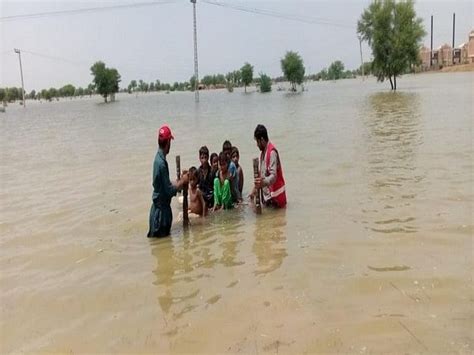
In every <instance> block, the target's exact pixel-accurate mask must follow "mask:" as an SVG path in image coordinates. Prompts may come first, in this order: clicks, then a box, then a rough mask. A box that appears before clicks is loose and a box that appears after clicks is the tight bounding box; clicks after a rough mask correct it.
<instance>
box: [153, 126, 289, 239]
mask: <svg viewBox="0 0 474 355" xmlns="http://www.w3.org/2000/svg"><path fill="white" fill-rule="evenodd" d="M173 139H174V137H173V134H172V133H171V129H170V128H169V126H167V125H164V126H162V127H161V128H160V129H159V130H158V151H157V153H156V156H155V160H154V162H153V182H152V185H153V194H152V205H151V209H150V217H149V231H148V237H165V236H168V235H169V234H170V230H171V224H172V221H173V214H172V211H171V198H172V197H173V196H176V194H177V192H178V191H180V190H182V189H183V187H185V186H189V212H190V213H192V214H195V215H197V216H201V217H204V216H205V215H207V213H208V212H209V211H217V210H220V209H231V208H233V207H234V205H236V204H239V203H241V202H242V201H243V198H242V189H243V185H244V173H243V170H242V167H241V166H240V164H239V159H240V153H239V149H238V148H237V147H235V146H232V144H231V143H230V142H229V141H228V140H226V141H225V142H224V144H223V145H222V151H221V152H220V153H219V154H217V153H212V154H211V155H209V149H208V148H207V147H206V146H203V147H201V148H200V149H199V160H200V163H201V165H200V166H199V167H198V168H196V167H194V166H193V167H191V168H190V169H189V171H184V172H183V173H182V174H181V176H180V178H179V179H178V180H176V181H174V182H171V180H170V177H169V168H168V162H167V161H166V156H167V155H168V153H169V152H170V148H171V141H172V140H173ZM254 139H255V141H256V144H257V147H258V148H259V150H260V152H261V154H260V159H259V173H258V174H257V176H256V177H255V178H254V187H253V189H252V192H251V193H250V195H249V198H250V199H251V200H252V201H253V200H254V198H255V196H257V194H259V196H261V201H262V204H263V205H264V206H269V207H270V206H271V207H274V208H283V207H285V206H286V191H285V180H284V177H283V169H282V166H281V162H280V157H279V154H278V151H277V149H276V148H275V146H274V145H273V144H272V143H271V142H270V141H269V139H268V132H267V129H266V128H265V126H263V125H261V124H259V125H257V127H256V128H255V131H254Z"/></svg>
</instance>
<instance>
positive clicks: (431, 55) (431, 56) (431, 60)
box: [430, 15, 433, 69]
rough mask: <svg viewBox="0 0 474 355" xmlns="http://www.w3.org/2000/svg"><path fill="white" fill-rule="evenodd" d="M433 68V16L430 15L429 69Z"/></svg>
mask: <svg viewBox="0 0 474 355" xmlns="http://www.w3.org/2000/svg"><path fill="white" fill-rule="evenodd" d="M432 66H433V15H431V51H430V69H431V67H432Z"/></svg>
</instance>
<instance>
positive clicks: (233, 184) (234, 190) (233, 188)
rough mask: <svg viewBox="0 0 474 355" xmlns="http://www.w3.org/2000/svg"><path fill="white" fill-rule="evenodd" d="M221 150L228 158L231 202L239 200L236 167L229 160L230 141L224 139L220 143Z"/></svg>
mask: <svg viewBox="0 0 474 355" xmlns="http://www.w3.org/2000/svg"><path fill="white" fill-rule="evenodd" d="M222 152H223V153H224V154H225V155H227V157H228V158H229V166H228V167H227V169H228V171H229V182H230V192H231V194H232V202H239V197H240V199H241V196H240V193H239V176H238V175H237V167H236V166H235V164H234V162H233V161H232V160H231V156H232V143H230V141H228V140H226V141H225V142H224V143H223V144H222Z"/></svg>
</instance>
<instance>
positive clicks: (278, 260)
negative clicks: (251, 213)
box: [252, 209, 288, 275]
mask: <svg viewBox="0 0 474 355" xmlns="http://www.w3.org/2000/svg"><path fill="white" fill-rule="evenodd" d="M252 251H253V252H254V253H255V256H256V257H257V267H256V269H255V271H254V274H255V275H266V274H268V273H271V272H273V271H275V270H277V269H278V268H279V267H280V266H281V265H282V263H283V260H284V259H285V257H286V256H288V253H287V251H286V210H285V209H280V210H270V209H267V210H266V211H265V213H263V214H262V215H260V216H257V219H256V222H255V241H254V244H253V247H252Z"/></svg>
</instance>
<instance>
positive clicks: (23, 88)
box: [13, 48, 26, 107]
mask: <svg viewBox="0 0 474 355" xmlns="http://www.w3.org/2000/svg"><path fill="white" fill-rule="evenodd" d="M13 50H14V51H15V53H18V59H19V60H20V75H21V92H22V94H23V95H22V97H23V107H26V102H25V85H24V84H23V68H22V66H21V51H20V50H19V49H17V48H14V49H13Z"/></svg>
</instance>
